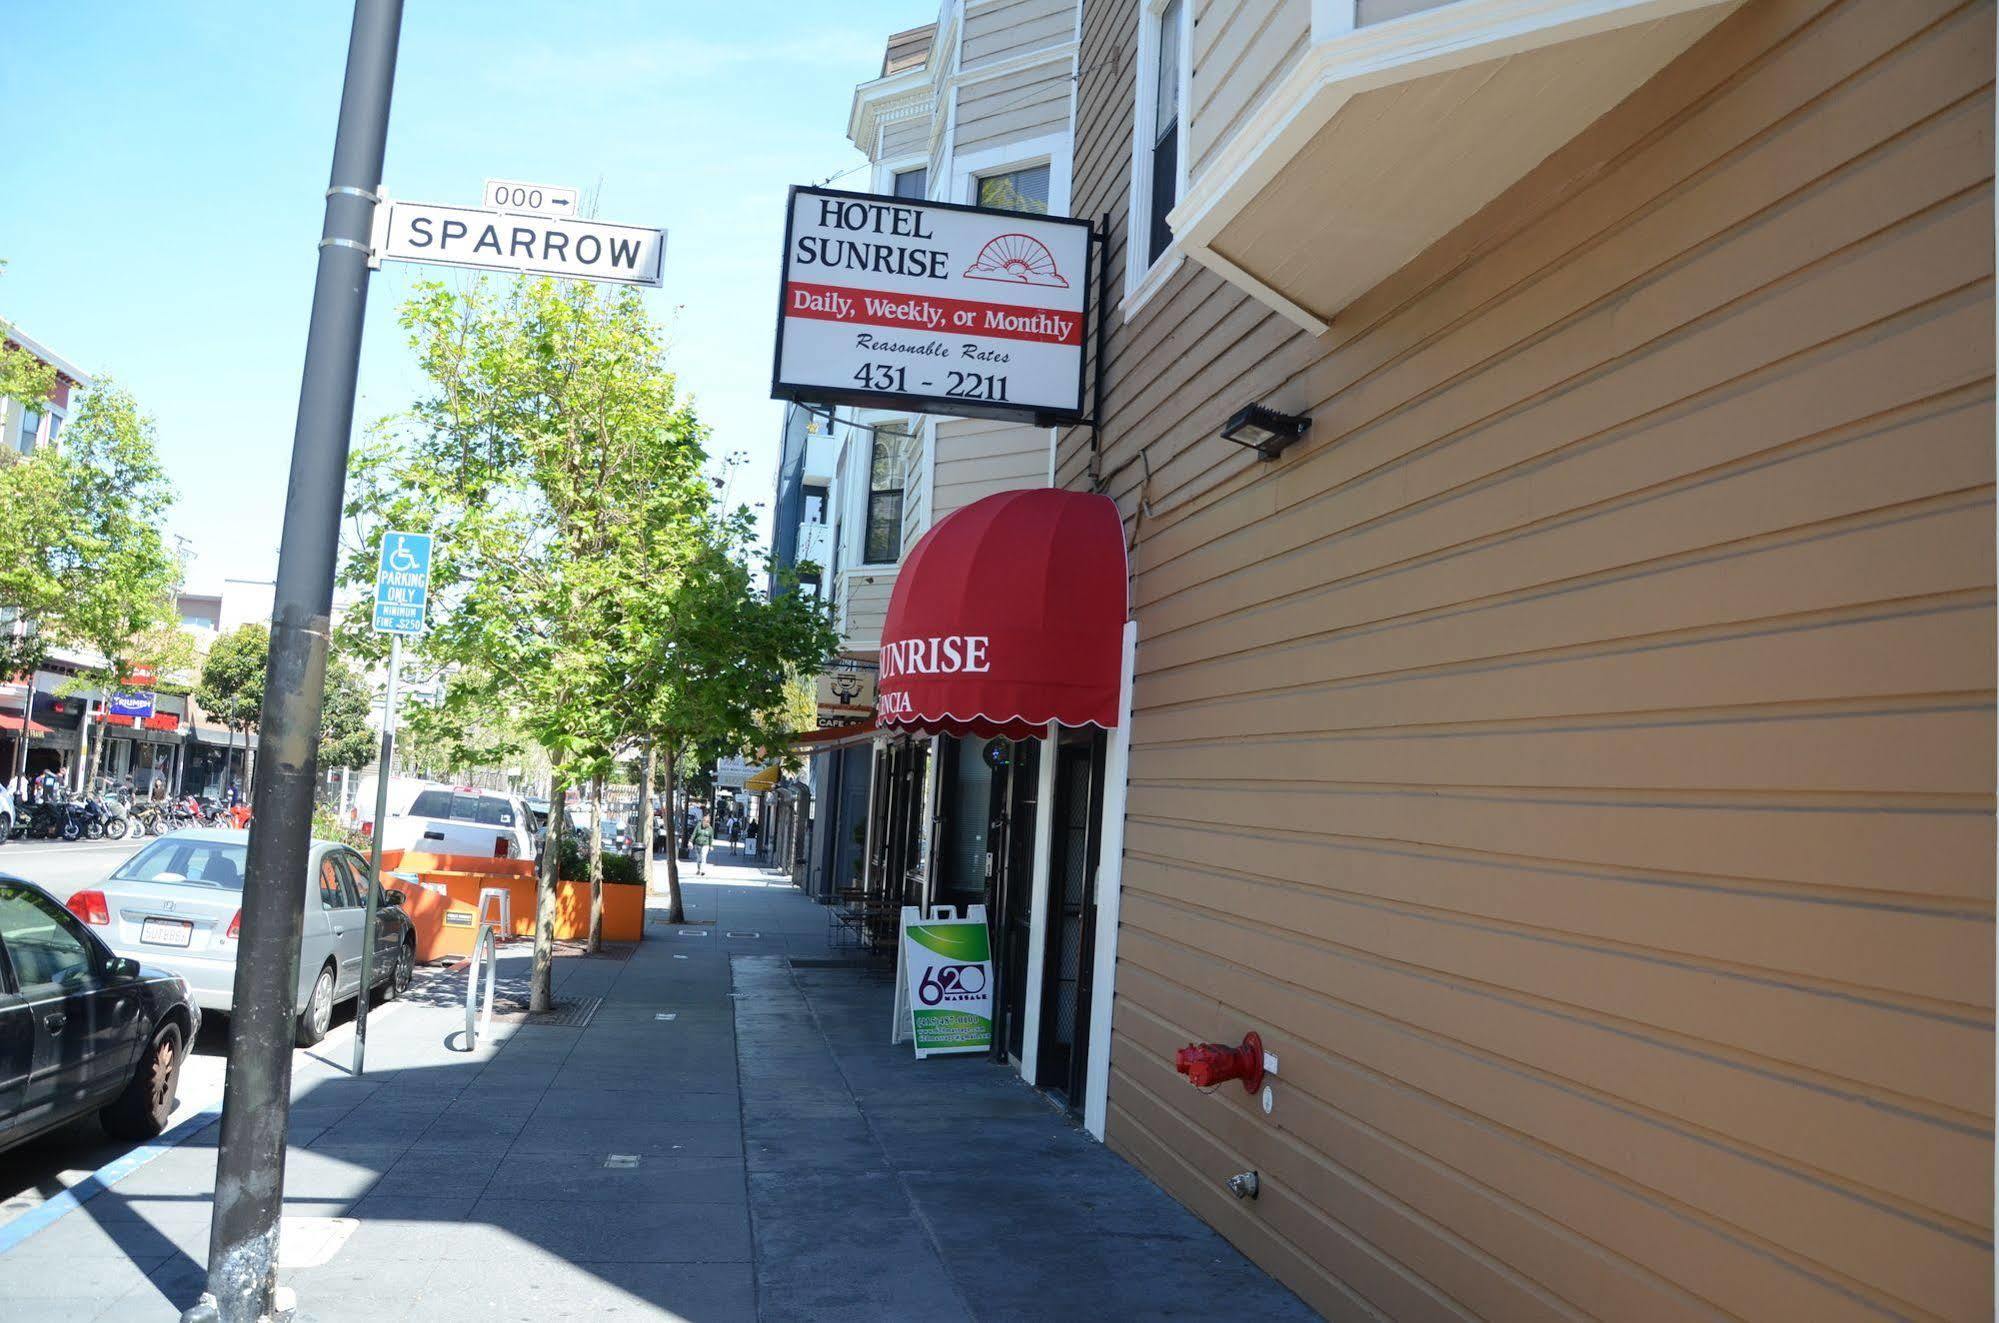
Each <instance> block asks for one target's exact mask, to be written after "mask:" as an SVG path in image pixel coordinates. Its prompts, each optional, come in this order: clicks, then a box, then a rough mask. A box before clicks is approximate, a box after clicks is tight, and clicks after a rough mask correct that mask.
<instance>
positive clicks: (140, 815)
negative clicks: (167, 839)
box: [131, 799, 173, 837]
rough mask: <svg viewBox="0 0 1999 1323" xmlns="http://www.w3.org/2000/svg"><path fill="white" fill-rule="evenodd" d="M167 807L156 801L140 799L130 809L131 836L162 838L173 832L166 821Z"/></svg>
mask: <svg viewBox="0 0 1999 1323" xmlns="http://www.w3.org/2000/svg"><path fill="white" fill-rule="evenodd" d="M167 809H168V805H166V804H165V803H162V802H161V801H158V800H152V799H142V800H140V801H139V802H138V803H136V804H134V805H132V807H131V819H132V835H133V836H135V837H142V836H148V835H150V836H164V835H166V834H167V833H168V832H170V831H172V830H173V827H172V826H171V825H170V824H169V822H168V820H167Z"/></svg>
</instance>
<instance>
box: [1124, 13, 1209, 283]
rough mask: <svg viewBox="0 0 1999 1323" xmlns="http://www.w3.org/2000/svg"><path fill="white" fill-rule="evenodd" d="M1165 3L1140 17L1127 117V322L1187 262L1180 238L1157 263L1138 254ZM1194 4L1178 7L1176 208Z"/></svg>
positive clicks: (1181, 183)
mask: <svg viewBox="0 0 1999 1323" xmlns="http://www.w3.org/2000/svg"><path fill="white" fill-rule="evenodd" d="M1167 3H1168V0H1145V7H1144V8H1143V9H1142V10H1141V11H1140V12H1139V16H1138V90H1137V92H1136V98H1137V99H1136V101H1135V102H1134V103H1133V105H1132V115H1131V199H1130V205H1129V206H1127V207H1126V209H1125V240H1124V299H1123V302H1122V305H1121V306H1122V308H1123V311H1124V317H1125V320H1126V321H1129V320H1131V317H1132V314H1133V313H1135V312H1137V311H1138V310H1139V309H1140V308H1142V307H1144V306H1145V304H1146V302H1147V301H1148V300H1150V299H1151V298H1152V296H1153V295H1155V294H1157V293H1158V292H1159V291H1160V289H1161V288H1163V287H1164V286H1165V284H1166V282H1167V279H1168V278H1169V277H1171V276H1172V274H1173V273H1174V272H1175V271H1177V270H1178V269H1179V267H1180V263H1181V262H1182V261H1184V260H1185V259H1186V253H1185V251H1184V250H1183V249H1182V247H1181V244H1180V236H1179V235H1177V234H1176V235H1174V236H1173V241H1172V242H1171V243H1169V244H1168V245H1167V246H1166V251H1165V252H1163V253H1161V254H1160V255H1159V260H1158V261H1156V262H1147V263H1144V264H1143V265H1141V263H1140V258H1139V255H1140V254H1143V253H1145V252H1146V250H1147V248H1148V246H1149V245H1150V244H1151V241H1152V226H1151V223H1150V222H1151V219H1152V144H1153V140H1154V139H1155V138H1157V137H1158V136H1159V135H1158V131H1157V130H1158V126H1157V125H1156V124H1155V123H1154V118H1155V114H1156V110H1157V107H1158V105H1159V96H1158V92H1159V78H1158V68H1159V41H1160V35H1161V32H1160V30H1161V28H1162V27H1163V26H1164V24H1163V23H1161V21H1160V20H1161V19H1162V18H1163V17H1164V16H1165V10H1166V6H1167ZM1193 19H1194V0H1181V2H1180V31H1179V32H1178V33H1177V34H1176V38H1177V40H1178V41H1179V43H1180V58H1179V60H1178V61H1177V63H1178V66H1179V67H1178V75H1179V79H1180V95H1179V96H1178V97H1177V98H1175V101H1176V103H1177V104H1178V106H1179V108H1180V111H1179V113H1180V125H1179V150H1178V151H1177V152H1175V153H1174V156H1175V160H1174V168H1175V169H1176V170H1177V171H1178V173H1179V176H1180V177H1179V178H1178V179H1177V180H1175V181H1174V186H1173V198H1174V202H1175V204H1176V205H1177V204H1178V202H1179V200H1180V199H1181V198H1184V197H1186V196H1187V181H1188V164H1189V158H1190V157H1191V156H1192V155H1193V153H1192V152H1190V151H1188V149H1187V134H1188V129H1189V128H1190V126H1191V123H1192V119H1193V116H1192V113H1191V108H1190V104H1189V103H1190V102H1191V101H1192V99H1193V90H1194V89H1193V81H1194V71H1193V61H1192V59H1191V58H1190V57H1191V51H1192V47H1193V44H1194V43H1193V37H1192V32H1193Z"/></svg>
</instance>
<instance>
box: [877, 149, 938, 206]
mask: <svg viewBox="0 0 1999 1323" xmlns="http://www.w3.org/2000/svg"><path fill="white" fill-rule="evenodd" d="M929 168H930V158H929V157H928V156H925V155H923V154H921V153H917V154H914V155H910V156H896V157H891V158H889V159H888V160H886V161H876V162H875V173H874V188H873V191H874V192H876V193H880V194H882V195H883V196H885V197H886V196H888V195H890V194H892V193H894V192H895V177H896V176H897V175H902V174H908V173H909V172H910V171H911V170H928V169H929ZM933 182H934V180H933V179H925V180H924V181H923V194H924V197H925V198H926V199H927V198H928V197H929V196H930V194H931V193H932V192H934V191H935V190H934V189H933V188H932V184H933Z"/></svg>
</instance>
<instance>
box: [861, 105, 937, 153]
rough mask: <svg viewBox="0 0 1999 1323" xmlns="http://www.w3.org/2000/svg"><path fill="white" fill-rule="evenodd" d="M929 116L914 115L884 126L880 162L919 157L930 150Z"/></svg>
mask: <svg viewBox="0 0 1999 1323" xmlns="http://www.w3.org/2000/svg"><path fill="white" fill-rule="evenodd" d="M930 119H931V117H930V116H929V115H912V116H910V117H909V118H908V119H899V120H894V121H891V122H890V123H887V124H884V125H882V136H881V155H880V156H878V157H876V158H875V159H876V160H880V161H894V160H899V159H901V158H903V157H906V156H919V155H923V154H925V153H927V152H928V151H929V150H930V127H931V125H930Z"/></svg>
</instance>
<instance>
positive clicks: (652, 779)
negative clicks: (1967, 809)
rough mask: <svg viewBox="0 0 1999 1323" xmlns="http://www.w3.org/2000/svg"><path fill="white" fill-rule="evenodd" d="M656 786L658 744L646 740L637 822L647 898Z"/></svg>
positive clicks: (656, 831) (655, 822)
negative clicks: (643, 862) (639, 812)
mask: <svg viewBox="0 0 1999 1323" xmlns="http://www.w3.org/2000/svg"><path fill="white" fill-rule="evenodd" d="M658 787H659V745H658V744H657V743H656V742H655V741H653V740H647V741H646V770H645V789H644V791H643V792H642V793H643V794H644V796H645V803H644V807H643V808H642V809H641V814H642V817H641V819H640V822H639V825H640V826H641V827H643V828H644V832H643V833H642V834H641V835H640V837H639V858H641V859H643V860H644V861H645V866H644V867H643V868H642V869H640V870H639V872H640V875H641V877H642V878H643V880H644V882H645V889H646V894H645V898H646V899H648V900H650V899H651V898H652V843H653V841H655V840H656V839H658V836H659V810H658V808H657V807H656V806H655V804H654V803H653V795H654V792H655V791H656V790H657V789H658Z"/></svg>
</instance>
